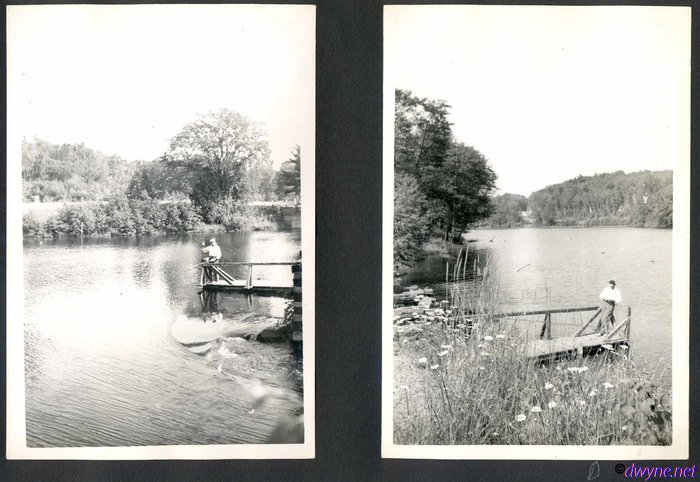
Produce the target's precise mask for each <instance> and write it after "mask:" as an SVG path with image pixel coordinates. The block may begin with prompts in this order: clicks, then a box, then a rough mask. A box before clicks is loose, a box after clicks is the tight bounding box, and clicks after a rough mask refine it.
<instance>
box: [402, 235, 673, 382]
mask: <svg viewBox="0 0 700 482" xmlns="http://www.w3.org/2000/svg"><path fill="white" fill-rule="evenodd" d="M672 234H673V233H672V231H671V230H657V229H637V228H555V229H534V228H522V229H504V230H477V231H472V232H470V233H468V235H467V237H468V238H471V239H472V242H470V243H469V260H468V263H467V265H468V267H469V269H470V270H471V271H474V269H475V268H474V262H475V261H477V260H478V261H477V266H476V270H477V271H480V270H481V271H483V270H484V269H485V268H486V266H487V263H488V264H489V265H490V266H491V269H493V272H494V273H495V274H496V279H497V288H498V291H497V295H498V296H497V299H498V306H499V310H501V311H518V310H541V309H556V308H564V307H585V306H595V305H597V304H598V302H599V301H598V295H599V294H600V292H601V290H602V289H603V288H604V287H605V286H606V285H607V283H608V281H609V280H610V279H614V280H615V281H616V282H617V286H618V288H620V289H621V291H622V301H623V302H622V304H621V305H618V307H617V309H616V311H615V313H616V317H617V319H619V320H621V319H622V318H623V314H624V313H625V312H626V309H627V307H628V306H630V307H631V308H632V330H631V331H632V333H631V336H632V352H631V354H632V356H633V357H634V358H635V359H637V360H642V361H648V362H653V363H654V365H656V366H657V367H658V368H660V369H669V370H670V367H671V282H672V279H671V251H672V246H671V240H672ZM458 251H459V247H454V248H452V251H451V252H450V253H449V255H448V256H445V255H434V256H430V257H428V258H427V259H425V260H423V261H422V262H421V263H419V264H418V265H417V266H415V268H414V269H413V270H412V271H411V272H410V273H408V274H406V275H404V276H402V277H401V280H400V284H401V286H402V287H407V286H411V285H418V286H433V287H435V289H436V295H437V296H444V294H445V262H446V261H449V262H450V264H452V263H454V262H455V260H456V257H457V253H458ZM477 282H478V281H477ZM472 287H473V286H472ZM591 315H592V313H581V314H561V315H552V321H553V323H554V327H553V335H554V336H557V335H564V334H567V335H570V334H572V331H573V333H575V332H576V327H577V326H581V325H582V324H583V323H585V322H586V321H587V320H588V318H590V316H591ZM541 324H542V317H534V319H533V318H532V317H531V318H529V319H524V320H522V321H521V322H519V326H525V327H527V328H528V329H529V330H530V331H531V332H536V333H539V329H540V328H541Z"/></svg>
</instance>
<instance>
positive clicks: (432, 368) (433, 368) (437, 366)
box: [430, 365, 440, 370]
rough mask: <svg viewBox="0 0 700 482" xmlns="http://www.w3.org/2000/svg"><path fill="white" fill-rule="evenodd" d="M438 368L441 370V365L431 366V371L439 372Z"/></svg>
mask: <svg viewBox="0 0 700 482" xmlns="http://www.w3.org/2000/svg"><path fill="white" fill-rule="evenodd" d="M438 368H440V365H430V369H431V370H437V369H438Z"/></svg>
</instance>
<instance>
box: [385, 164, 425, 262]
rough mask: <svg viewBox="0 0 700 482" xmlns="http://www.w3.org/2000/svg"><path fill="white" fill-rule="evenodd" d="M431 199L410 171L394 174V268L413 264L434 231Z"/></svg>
mask: <svg viewBox="0 0 700 482" xmlns="http://www.w3.org/2000/svg"><path fill="white" fill-rule="evenodd" d="M431 221H432V219H431V213H430V207H429V203H428V199H427V198H426V197H425V194H423V192H422V191H421V189H420V185H419V183H418V181H417V180H416V179H415V178H414V177H413V176H411V175H410V174H403V173H397V174H396V175H395V176H394V269H395V270H400V269H402V268H405V267H407V266H410V265H411V264H413V263H414V262H415V261H416V260H417V259H418V257H419V256H420V253H421V246H422V244H423V243H424V242H425V240H426V239H427V238H428V235H429V233H430V224H431Z"/></svg>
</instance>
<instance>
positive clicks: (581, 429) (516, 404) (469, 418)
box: [394, 278, 671, 445]
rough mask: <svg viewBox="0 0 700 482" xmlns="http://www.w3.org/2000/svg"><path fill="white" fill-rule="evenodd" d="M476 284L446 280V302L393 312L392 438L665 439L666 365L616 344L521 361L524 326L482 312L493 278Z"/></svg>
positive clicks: (488, 305) (489, 307) (510, 441)
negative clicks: (449, 284) (635, 356)
mask: <svg viewBox="0 0 700 482" xmlns="http://www.w3.org/2000/svg"><path fill="white" fill-rule="evenodd" d="M477 285H478V286H477V287H476V288H475V289H474V290H470V291H464V290H462V288H461V287H460V290H461V291H457V287H458V285H455V286H453V289H452V292H451V296H450V298H451V300H450V301H451V303H450V307H449V308H450V309H446V310H445V311H442V310H440V309H432V310H427V311H424V312H423V314H422V315H420V316H418V317H414V319H413V320H411V324H406V319H405V318H404V319H399V320H396V321H395V323H397V325H396V326H395V327H394V442H395V443H397V444H436V445H440V444H445V445H461V444H463V445H471V444H474V445H482V444H497V445H518V444H520V445H523V444H544V445H666V444H670V443H671V413H670V407H671V395H670V391H669V390H668V389H667V388H660V387H664V386H667V384H664V383H663V382H664V379H666V380H668V377H669V376H670V373H663V372H659V371H655V370H653V369H650V368H649V367H647V366H643V365H641V364H639V363H636V362H634V361H632V360H631V359H630V358H629V357H628V350H625V349H623V348H617V349H613V348H612V347H609V349H608V348H603V349H601V350H600V352H599V354H597V355H596V356H593V357H587V358H583V357H581V358H572V359H567V360H562V361H559V362H552V363H548V364H540V363H536V362H533V361H531V360H528V359H527V358H526V357H525V347H526V344H527V339H526V338H525V335H523V334H522V332H521V331H519V330H518V329H516V328H515V327H514V326H513V325H509V324H507V323H506V322H505V321H498V320H496V319H493V318H492V317H491V316H489V313H493V307H494V305H495V303H493V302H492V301H491V300H492V299H494V297H495V296H494V295H495V289H496V288H495V286H494V285H495V283H491V282H490V281H489V279H488V278H487V279H484V280H482V281H481V282H479V283H477ZM460 286H461V285H460ZM468 313H484V315H480V316H476V315H468Z"/></svg>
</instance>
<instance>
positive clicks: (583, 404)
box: [578, 400, 586, 407]
mask: <svg viewBox="0 0 700 482" xmlns="http://www.w3.org/2000/svg"><path fill="white" fill-rule="evenodd" d="M578 403H580V404H581V406H582V407H585V406H586V401H585V400H579V401H578Z"/></svg>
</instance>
